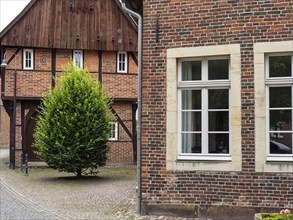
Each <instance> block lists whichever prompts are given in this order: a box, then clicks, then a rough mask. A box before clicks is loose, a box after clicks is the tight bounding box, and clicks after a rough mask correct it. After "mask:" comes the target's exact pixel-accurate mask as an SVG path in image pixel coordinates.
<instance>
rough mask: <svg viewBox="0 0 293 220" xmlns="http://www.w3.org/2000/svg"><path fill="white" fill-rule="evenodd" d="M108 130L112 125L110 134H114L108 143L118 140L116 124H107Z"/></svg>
mask: <svg viewBox="0 0 293 220" xmlns="http://www.w3.org/2000/svg"><path fill="white" fill-rule="evenodd" d="M109 125H110V126H111V127H110V128H111V129H112V125H114V131H113V130H110V134H113V133H114V137H113V136H112V137H109V138H108V140H109V141H117V140H118V122H109Z"/></svg>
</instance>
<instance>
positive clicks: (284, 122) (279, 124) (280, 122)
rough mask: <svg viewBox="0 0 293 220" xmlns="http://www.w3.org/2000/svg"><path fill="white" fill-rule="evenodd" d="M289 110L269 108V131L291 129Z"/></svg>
mask: <svg viewBox="0 0 293 220" xmlns="http://www.w3.org/2000/svg"><path fill="white" fill-rule="evenodd" d="M291 130H292V113H291V110H270V131H291Z"/></svg>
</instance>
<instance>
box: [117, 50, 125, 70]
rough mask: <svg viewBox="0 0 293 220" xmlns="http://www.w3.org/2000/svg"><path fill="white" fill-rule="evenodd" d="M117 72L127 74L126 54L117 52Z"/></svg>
mask: <svg viewBox="0 0 293 220" xmlns="http://www.w3.org/2000/svg"><path fill="white" fill-rule="evenodd" d="M117 72H118V73H126V72H127V53H126V52H118V54H117Z"/></svg>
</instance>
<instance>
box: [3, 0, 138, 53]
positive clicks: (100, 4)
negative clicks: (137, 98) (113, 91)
mask: <svg viewBox="0 0 293 220" xmlns="http://www.w3.org/2000/svg"><path fill="white" fill-rule="evenodd" d="M0 38H1V45H2V46H20V47H42V48H64V49H91V50H92V49H94V50H115V51H117V50H120V51H122V50H123V51H136V50H137V27H136V26H135V24H134V23H133V21H132V19H131V18H130V17H129V16H128V15H127V14H126V13H124V12H123V11H122V8H121V4H120V2H119V1H118V0H82V1H80V0H31V2H30V3H29V4H28V5H27V6H26V7H25V8H24V10H23V11H22V12H21V13H20V14H19V15H18V16H17V17H16V18H15V19H14V20H13V21H12V22H11V23H10V24H9V25H8V26H7V27H6V28H5V29H4V30H3V31H2V32H1V33H0Z"/></svg>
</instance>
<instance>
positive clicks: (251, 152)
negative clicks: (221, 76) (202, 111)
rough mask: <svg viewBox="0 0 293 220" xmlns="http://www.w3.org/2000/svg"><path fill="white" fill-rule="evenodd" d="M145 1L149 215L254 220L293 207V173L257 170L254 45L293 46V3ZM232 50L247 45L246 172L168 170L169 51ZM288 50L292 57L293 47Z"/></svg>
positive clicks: (146, 193)
mask: <svg viewBox="0 0 293 220" xmlns="http://www.w3.org/2000/svg"><path fill="white" fill-rule="evenodd" d="M143 2H144V3H143V5H144V17H143V19H144V30H143V36H144V37H143V57H144V58H143V62H144V63H143V98H142V102H143V106H142V111H143V112H142V115H143V116H142V134H143V135H142V204H143V208H144V210H145V212H151V211H150V210H151V207H153V206H155V205H162V206H163V205H166V204H176V205H178V204H179V205H180V204H181V205H182V204H189V205H190V204H192V205H195V206H197V207H198V208H199V209H198V210H199V211H198V212H197V215H198V214H199V215H200V216H203V217H204V216H213V214H215V213H217V214H218V216H220V215H221V214H223V216H224V215H225V211H219V210H221V209H222V210H224V209H223V208H226V209H225V210H228V208H229V207H235V209H234V210H237V209H236V208H239V207H240V208H243V209H246V210H247V212H246V215H247V216H248V218H251V217H252V214H253V213H254V212H259V211H263V210H265V209H267V208H271V209H273V208H275V209H280V208H285V207H287V208H291V209H292V208H293V194H292V191H293V170H292V172H285V173H278V172H256V170H255V166H256V162H255V151H256V147H257V146H256V144H255V141H256V140H255V96H256V94H255V89H254V86H255V85H254V83H255V74H254V73H255V68H254V44H255V43H260V42H276V41H292V40H293V35H292V33H293V19H292V17H293V3H292V1H290V0H283V1H280V0H271V1H267V0H261V1H234V0H233V1H232V0H231V1H219V0H216V1H205V0H201V1H191V0H188V1H175V0H168V1H155V0H150V1H146V0H145V1H143ZM157 19H158V20H157ZM157 24H158V26H157ZM156 29H157V31H156ZM229 44H238V45H240V51H241V52H240V53H241V76H240V80H241V88H240V91H239V93H241V119H240V123H241V143H240V145H239V146H237V147H238V148H241V158H242V159H241V161H239V163H241V171H237V172H223V171H200V170H196V167H195V170H194V171H176V170H168V169H167V167H166V162H167V161H166V100H167V93H166V89H167V88H166V84H167V82H166V71H167V66H166V62H167V59H166V58H167V49H170V48H183V47H193V48H196V47H204V46H212V45H213V46H215V45H229ZM288 51H291V52H292V51H293V47H292V48H288ZM174 120H175V119H174ZM263 141H265V140H263ZM174 144H176V143H174ZM191 162H192V161H191ZM203 163H204V162H203ZM289 163H290V162H289ZM291 163H292V162H291ZM148 210H149V211H148ZM230 211H231V212H230ZM230 211H227V213H226V217H223V218H225V219H228V218H233V219H237V218H236V217H237V213H236V212H233V210H230ZM229 214H230V216H228V217H227V215H229ZM244 214H245V213H244ZM233 216H234V217H233ZM235 216H236V217H235ZM244 216H245V215H244ZM238 217H239V215H238Z"/></svg>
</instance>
